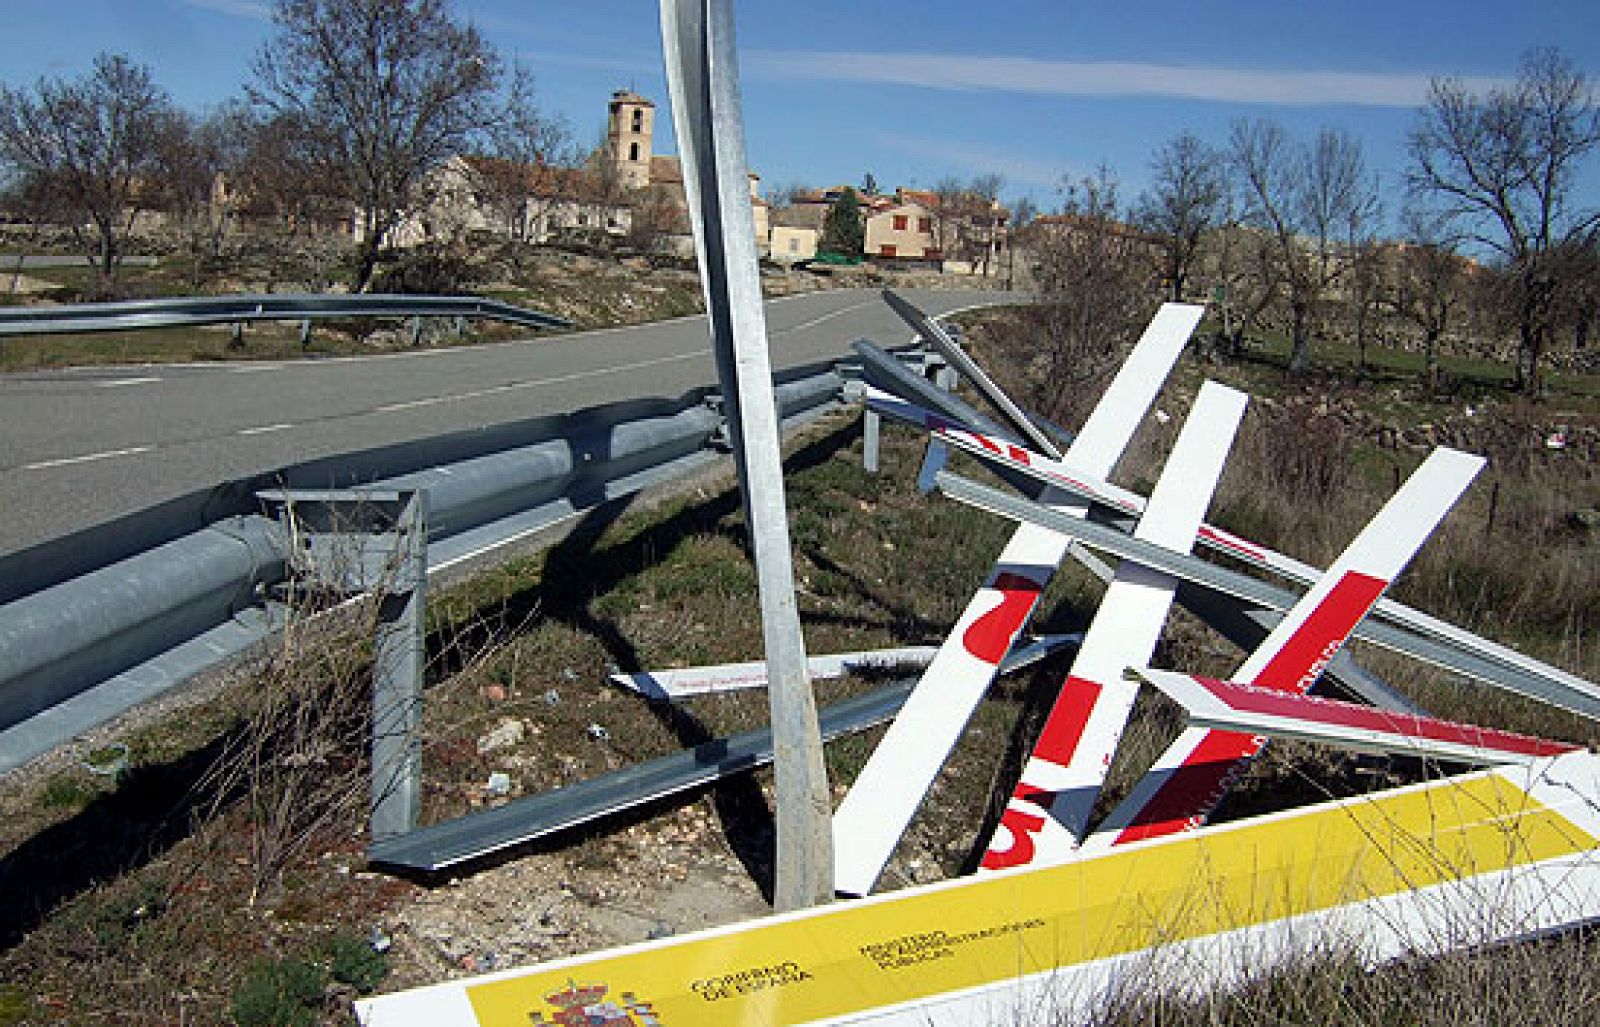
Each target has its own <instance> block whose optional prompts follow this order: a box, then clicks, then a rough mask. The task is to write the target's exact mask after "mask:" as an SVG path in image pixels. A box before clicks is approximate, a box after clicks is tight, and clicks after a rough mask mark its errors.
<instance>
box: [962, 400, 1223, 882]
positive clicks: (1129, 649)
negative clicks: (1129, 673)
mask: <svg viewBox="0 0 1600 1027" xmlns="http://www.w3.org/2000/svg"><path fill="white" fill-rule="evenodd" d="M1245 402H1246V396H1245V394H1244V393H1242V392H1237V391H1235V390H1233V389H1230V388H1227V387H1225V386H1222V385H1217V384H1216V383H1214V382H1207V383H1206V384H1205V385H1204V386H1202V388H1201V390H1200V396H1199V398H1198V399H1196V400H1195V404H1194V409H1193V410H1192V411H1191V412H1190V415H1189V419H1188V421H1187V422H1185V424H1184V426H1183V430H1182V432H1181V433H1180V434H1179V435H1178V440H1177V442H1176V443H1175V444H1174V445H1173V448H1172V454H1171V455H1170V456H1169V457H1168V458H1167V462H1166V465H1165V466H1164V467H1163V468H1162V470H1161V476H1160V478H1159V479H1158V480H1157V481H1156V484H1155V488H1154V489H1153V490H1152V491H1151V493H1150V505H1149V506H1147V507H1146V508H1145V511H1144V515H1143V516H1142V517H1140V518H1139V524H1138V526H1137V527H1136V528H1135V529H1134V537H1135V538H1139V539H1143V540H1144V541H1146V542H1153V543H1156V544H1158V545H1165V546H1169V547H1171V548H1172V549H1175V550H1178V551H1181V552H1188V551H1189V548H1190V546H1192V545H1193V543H1194V536H1195V531H1196V530H1197V529H1198V528H1199V527H1200V523H1201V521H1202V520H1203V519H1204V517H1205V513H1206V507H1207V505H1208V504H1209V503H1210V502H1211V494H1212V492H1213V491H1214V490H1215V489H1216V485H1217V479H1219V478H1220V477H1221V476H1222V465H1223V462H1224V461H1225V460H1226V459H1227V455H1228V448H1229V446H1230V444H1231V443H1232V442H1233V437H1234V433H1235V432H1236V431H1237V430H1238V427H1239V421H1240V419H1241V418H1242V417H1243V416H1244V408H1245ZM1176 586H1177V581H1176V580H1174V579H1173V578H1172V577H1171V576H1170V575H1166V574H1162V573H1161V572H1160V571H1153V570H1151V569H1149V568H1148V567H1142V566H1140V565H1139V564H1137V563H1135V562H1133V561H1131V560H1123V561H1121V562H1119V563H1118V565H1117V569H1116V571H1115V573H1114V576H1113V578H1112V580H1111V583H1110V584H1109V585H1108V586H1107V587H1106V592H1105V595H1104V596H1103V597H1102V598H1101V600H1100V605H1099V606H1098V607H1097V608H1096V610H1095V614H1094V619H1093V620H1092V621H1091V622H1090V624H1089V628H1088V630H1087V631H1086V632H1084V639H1083V644H1082V646H1080V647H1079V649H1078V655H1077V657H1076V658H1074V660H1073V662H1072V669H1071V671H1070V672H1069V674H1068V676H1067V679H1066V681H1065V682H1064V683H1063V684H1062V686H1061V691H1060V692H1059V693H1058V695H1057V697H1056V701H1055V704H1054V705H1053V706H1052V707H1051V710H1050V713H1049V716H1048V717H1046V718H1045V722H1044V726H1043V727H1042V728H1041V729H1040V731H1039V735H1038V739H1037V741H1036V742H1035V743H1034V747H1033V753H1032V754H1031V755H1030V756H1029V757H1028V762H1027V763H1026V764H1025V765H1024V766H1023V768H1022V775H1021V777H1020V778H1019V779H1018V781H1017V783H1016V787H1015V788H1014V789H1013V790H1012V794H1011V799H1010V800H1009V801H1008V802H1007V803H1006V808H1005V812H1004V813H1003V814H1002V816H1001V819H1000V823H999V824H997V825H996V826H995V831H994V835H993V836H992V837H991V838H990V840H989V844H988V847H987V850H986V851H985V853H984V856H983V862H982V868H983V869H984V870H999V869H1002V868H1005V867H1014V866H1022V865H1024V864H1028V863H1034V862H1043V863H1052V862H1056V861H1058V860H1061V859H1064V858H1066V857H1067V856H1069V855H1071V854H1072V850H1074V849H1076V848H1077V846H1078V842H1079V841H1081V840H1082V838H1083V836H1084V835H1086V834H1087V833H1088V831H1089V816H1090V814H1091V812H1093V809H1094V803H1095V799H1096V797H1097V796H1098V795H1099V794H1100V788H1101V786H1102V785H1103V784H1104V783H1105V778H1106V772H1107V770H1109V768H1110V766H1111V758H1112V756H1113V754H1115V752H1116V749H1117V743H1118V742H1119V741H1120V740H1121V738H1122V731H1123V728H1124V727H1125V726H1126V725H1127V722H1128V717H1129V715H1130V714H1131V713H1132V712H1133V703H1134V699H1135V698H1136V697H1137V696H1138V691H1139V689H1138V685H1137V684H1136V683H1134V682H1131V681H1128V680H1126V679H1125V678H1124V677H1123V673H1122V671H1123V669H1124V668H1125V667H1127V666H1128V665H1129V664H1130V663H1132V664H1136V665H1139V664H1143V663H1145V662H1147V661H1148V660H1149V659H1150V657H1151V656H1152V655H1153V654H1154V653H1155V650H1156V645H1157V643H1159V642H1160V641H1161V633H1162V629H1163V628H1164V627H1165V626H1166V622H1167V612H1168V611H1169V610H1170V609H1171V607H1172V595H1173V590H1174V588H1175V587H1176Z"/></svg>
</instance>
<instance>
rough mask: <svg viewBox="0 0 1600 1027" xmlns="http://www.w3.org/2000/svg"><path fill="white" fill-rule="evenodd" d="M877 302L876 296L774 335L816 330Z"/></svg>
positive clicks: (778, 330)
mask: <svg viewBox="0 0 1600 1027" xmlns="http://www.w3.org/2000/svg"><path fill="white" fill-rule="evenodd" d="M877 302H879V300H878V298H877V297H876V296H874V297H873V298H872V299H870V300H862V301H861V302H860V303H857V304H855V305H854V306H849V307H840V308H839V309H838V310H833V311H829V312H828V313H826V314H823V315H821V316H820V317H814V318H812V319H811V320H809V321H801V322H800V323H799V324H797V325H790V326H789V327H788V328H779V329H777V330H776V331H773V332H772V334H774V335H776V334H778V333H779V332H798V331H800V330H801V329H804V328H814V327H816V326H817V325H819V324H822V323H823V322H824V321H832V320H833V319H834V318H836V317H843V316H844V315H846V314H848V313H850V312H851V311H855V310H860V309H861V308H862V307H869V306H871V305H872V304H874V303H877Z"/></svg>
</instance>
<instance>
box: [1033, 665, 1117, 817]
mask: <svg viewBox="0 0 1600 1027" xmlns="http://www.w3.org/2000/svg"><path fill="white" fill-rule="evenodd" d="M1103 691H1105V689H1104V688H1103V687H1102V686H1101V685H1098V684H1096V683H1095V682H1093V681H1090V680H1089V679H1087V678H1080V677H1073V676H1071V675H1068V677H1067V683H1066V684H1064V685H1062V686H1061V694H1060V695H1059V696H1058V697H1057V698H1056V704H1055V705H1054V706H1053V707H1051V708H1050V717H1049V719H1048V720H1046V721H1045V722H1044V729H1043V730H1042V731H1040V732H1039V740H1038V741H1037V742H1035V743H1034V745H1033V754H1034V755H1035V756H1042V757H1044V758H1045V759H1047V760H1049V761H1050V762H1051V763H1059V764H1060V765H1061V766H1063V767H1064V766H1067V765H1068V764H1069V763H1071V762H1072V756H1073V754H1074V753H1076V752H1077V751H1078V743H1079V742H1081V741H1082V740H1083V731H1084V729H1085V728H1086V727H1088V726H1089V714H1091V713H1093V712H1094V704H1095V703H1097V702H1099V701H1100V693H1101V692H1103ZM1018 788H1019V790H1018V794H1019V795H1020V794H1021V791H1020V789H1021V786H1018Z"/></svg>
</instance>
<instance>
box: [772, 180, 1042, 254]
mask: <svg viewBox="0 0 1600 1027" xmlns="http://www.w3.org/2000/svg"><path fill="white" fill-rule="evenodd" d="M850 188H851V187H849V186H842V185H840V186H831V187H829V188H826V189H812V190H804V191H801V192H798V193H796V194H795V195H794V196H793V197H792V198H791V200H790V203H789V205H788V206H787V207H785V208H783V209H781V210H779V211H776V212H774V213H773V215H772V222H773V230H772V249H771V253H772V258H773V259H774V260H778V261H796V260H805V259H810V258H811V257H813V256H815V255H816V253H817V250H818V248H819V245H820V241H821V237H822V224H823V220H824V219H825V218H826V216H827V212H828V208H829V207H831V206H832V205H833V204H834V203H835V202H836V201H837V200H838V199H839V197H840V196H841V195H843V193H844V191H845V190H846V189H850ZM852 191H854V192H855V193H856V199H857V202H859V203H860V205H861V213H862V219H863V222H864V228H865V241H864V244H863V247H862V249H863V255H864V256H865V257H867V259H869V260H872V261H874V262H876V263H878V264H880V265H884V266H891V267H892V266H901V267H907V266H929V265H931V266H935V267H937V268H939V269H940V270H943V271H947V272H950V273H953V274H984V275H992V274H995V273H997V268H998V260H999V257H1000V255H1001V254H1002V253H1003V251H1004V249H1005V247H1006V245H1007V240H1008V236H1007V232H1006V226H1007V222H1008V221H1009V219H1010V216H1011V213H1010V211H1008V210H1006V208H1005V207H1003V206H1001V205H1000V204H999V203H998V202H995V201H993V200H988V199H985V198H983V197H980V196H977V195H976V194H972V193H960V194H957V195H956V196H953V197H951V196H941V195H940V194H938V193H934V192H929V191H925V190H916V189H905V188H898V189H896V190H895V191H894V192H893V193H892V194H880V193H863V192H861V191H859V190H853V189H852Z"/></svg>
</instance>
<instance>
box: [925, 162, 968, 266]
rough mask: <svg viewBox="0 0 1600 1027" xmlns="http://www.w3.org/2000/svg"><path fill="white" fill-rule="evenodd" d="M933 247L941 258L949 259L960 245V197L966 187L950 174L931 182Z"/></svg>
mask: <svg viewBox="0 0 1600 1027" xmlns="http://www.w3.org/2000/svg"><path fill="white" fill-rule="evenodd" d="M931 191H932V193H933V209H932V210H931V211H929V212H928V213H930V214H932V215H933V247H934V249H936V250H938V251H939V256H940V258H941V259H949V258H950V257H951V256H952V254H954V252H955V251H956V249H957V248H958V247H959V245H960V238H959V233H960V227H961V211H962V198H963V195H964V194H965V193H966V188H965V187H964V186H963V185H962V184H961V181H960V179H957V178H955V177H954V176H951V175H946V176H945V177H944V178H941V179H939V181H937V182H935V183H934V184H933V189H932V190H931Z"/></svg>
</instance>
